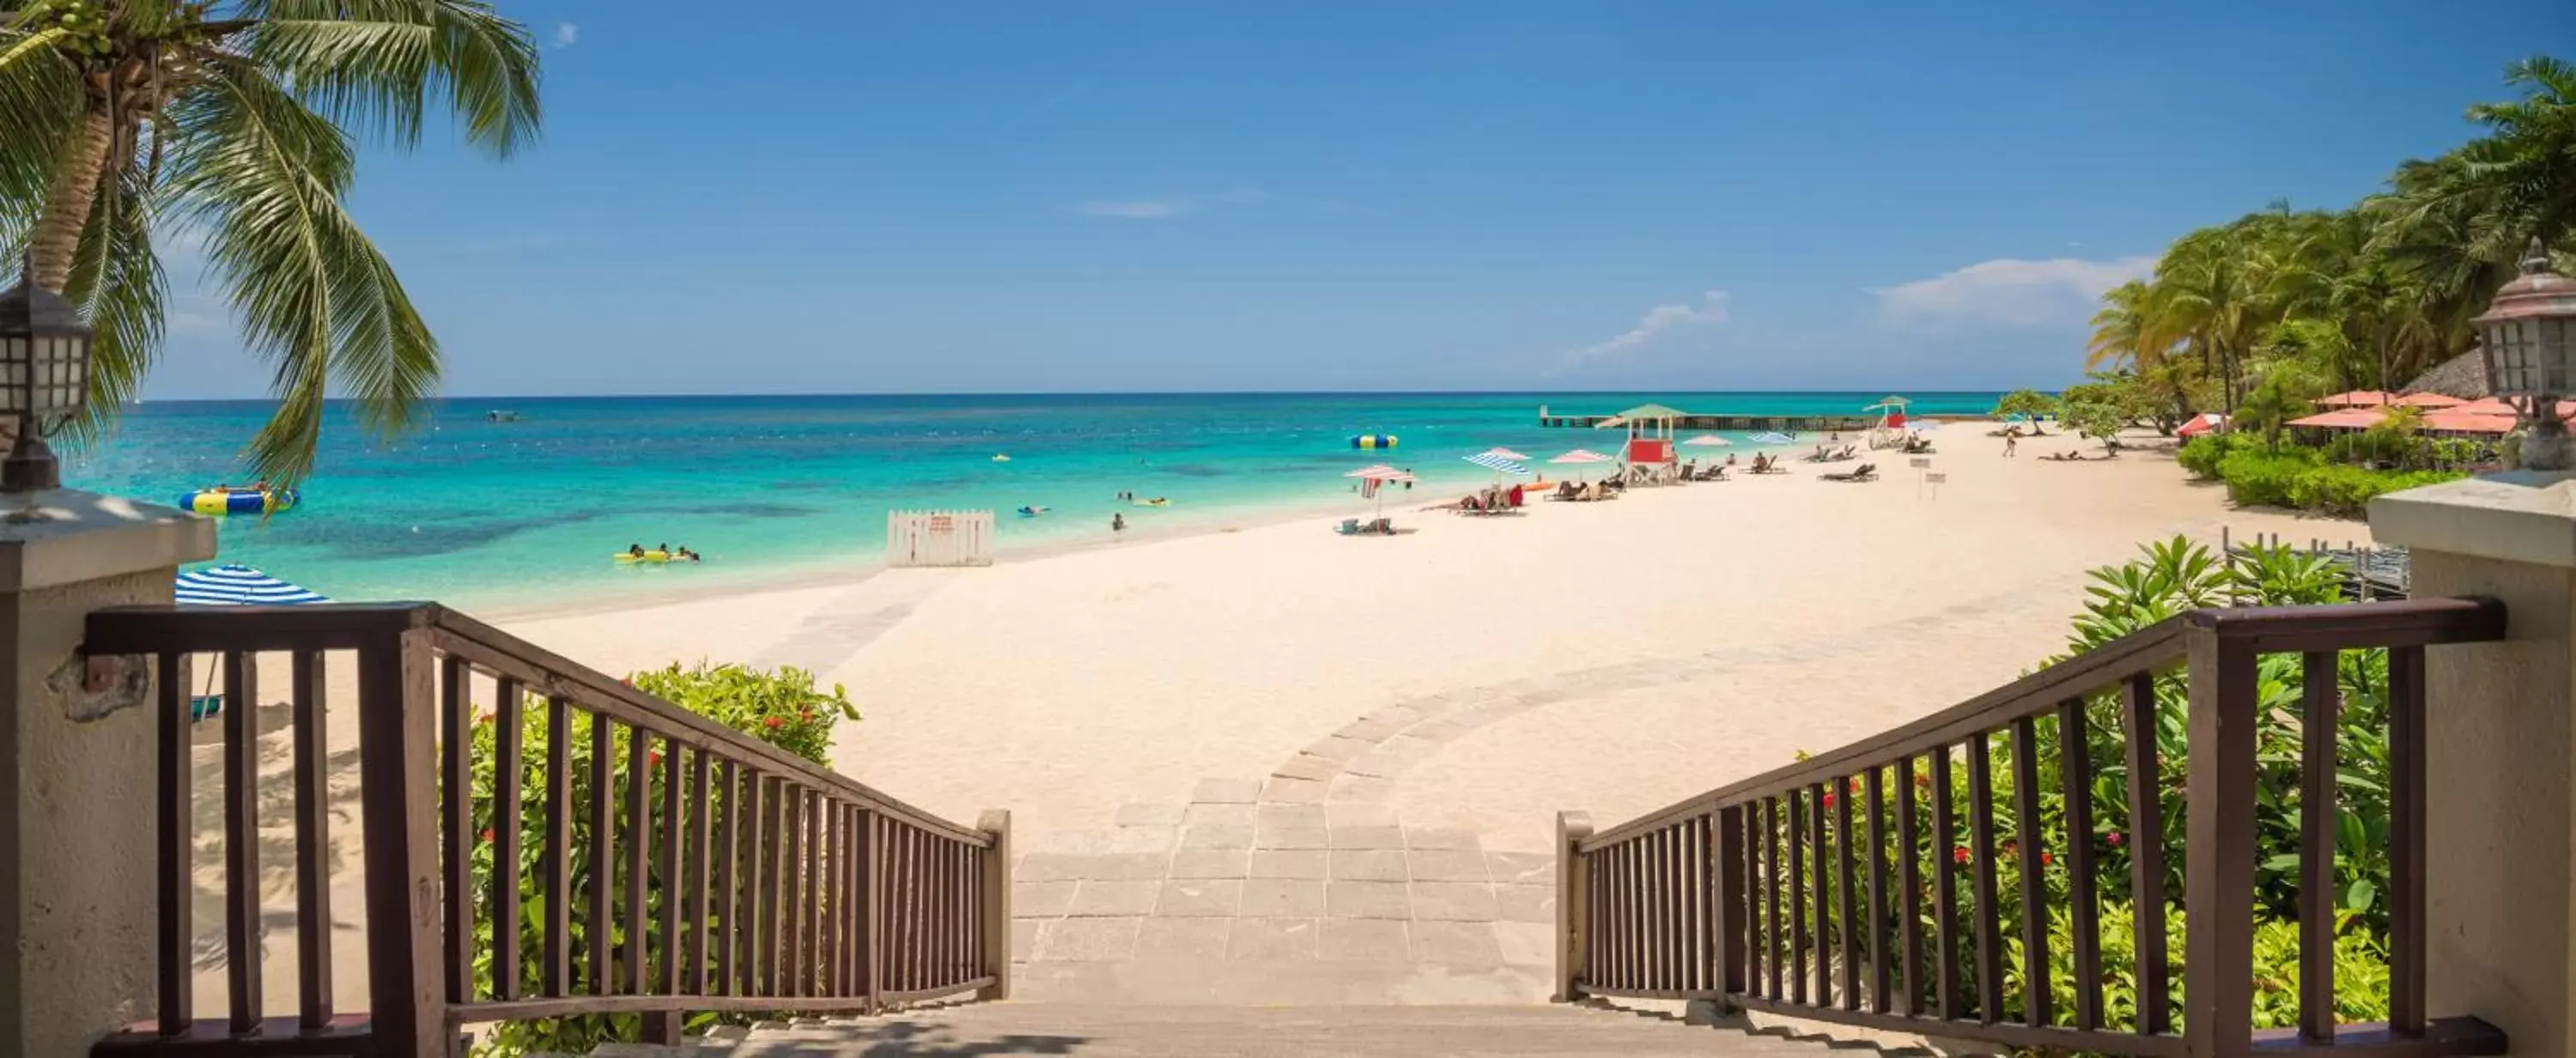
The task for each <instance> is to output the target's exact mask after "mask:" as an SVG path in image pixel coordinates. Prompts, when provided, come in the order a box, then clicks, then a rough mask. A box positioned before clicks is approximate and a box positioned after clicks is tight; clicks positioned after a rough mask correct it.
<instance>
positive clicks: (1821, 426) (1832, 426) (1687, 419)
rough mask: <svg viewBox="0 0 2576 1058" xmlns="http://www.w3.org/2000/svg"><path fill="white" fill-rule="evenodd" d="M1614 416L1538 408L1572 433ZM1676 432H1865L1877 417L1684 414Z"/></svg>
mask: <svg viewBox="0 0 2576 1058" xmlns="http://www.w3.org/2000/svg"><path fill="white" fill-rule="evenodd" d="M1617 418H1619V416H1617V415H1562V414H1558V413H1556V412H1552V411H1549V410H1548V407H1547V405H1544V404H1542V405H1539V409H1538V424H1539V425H1541V426H1549V427H1559V428H1563V429H1571V430H1589V429H1592V428H1593V427H1596V426H1599V425H1601V424H1602V423H1605V422H1608V421H1610V420H1612V419H1617ZM1672 423H1673V428H1674V429H1676V430H1735V431H1759V430H1778V431H1780V432H1782V433H1831V432H1839V431H1846V430H1850V431H1859V430H1867V429H1869V428H1871V427H1873V426H1876V425H1878V417H1877V416H1875V415H1868V414H1853V415H1739V414H1734V413H1730V412H1684V413H1682V414H1681V415H1680V416H1678V417H1676V418H1674V419H1673V420H1672Z"/></svg>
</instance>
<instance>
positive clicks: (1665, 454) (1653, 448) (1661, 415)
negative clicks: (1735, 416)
mask: <svg viewBox="0 0 2576 1058" xmlns="http://www.w3.org/2000/svg"><path fill="white" fill-rule="evenodd" d="M1685 414H1686V413H1684V412H1680V411H1676V410H1674V409H1672V408H1667V407H1665V406H1663V405H1661V404H1641V405H1638V406H1636V407H1634V408H1630V409H1628V410H1626V411H1623V412H1620V413H1619V414H1617V415H1613V416H1611V417H1609V418H1607V419H1603V420H1601V422H1600V423H1598V424H1596V426H1595V429H1604V430H1606V429H1612V428H1615V427H1620V426H1625V427H1627V428H1628V446H1627V448H1626V449H1625V450H1623V451H1622V452H1621V453H1620V454H1621V455H1623V456H1625V457H1626V458H1627V461H1628V465H1629V466H1630V467H1631V468H1636V469H1642V470H1644V471H1645V472H1646V473H1645V475H1644V480H1648V481H1666V480H1670V479H1671V478H1672V477H1673V473H1672V472H1673V470H1674V469H1675V468H1677V467H1678V466H1679V465H1680V459H1679V458H1678V457H1676V456H1675V455H1674V453H1673V426H1674V424H1676V423H1678V422H1679V421H1680V420H1681V419H1682V418H1683V417H1684V415H1685ZM1631 473H1634V470H1632V471H1631Z"/></svg>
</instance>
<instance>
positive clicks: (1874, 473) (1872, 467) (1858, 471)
mask: <svg viewBox="0 0 2576 1058" xmlns="http://www.w3.org/2000/svg"><path fill="white" fill-rule="evenodd" d="M1877 479H1878V464H1876V463H1863V464H1861V465H1859V466H1857V467H1853V468H1852V469H1850V470H1847V471H1844V472H1842V473H1840V474H1826V475H1824V480H1826V481H1875V480H1877Z"/></svg>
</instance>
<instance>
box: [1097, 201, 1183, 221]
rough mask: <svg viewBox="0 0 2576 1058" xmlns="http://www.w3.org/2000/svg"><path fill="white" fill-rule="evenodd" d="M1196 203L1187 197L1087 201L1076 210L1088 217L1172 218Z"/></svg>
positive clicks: (1127, 218)
mask: <svg viewBox="0 0 2576 1058" xmlns="http://www.w3.org/2000/svg"><path fill="white" fill-rule="evenodd" d="M1196 208H1197V206H1196V204H1194V203H1192V202H1190V201H1188V200H1186V199H1168V198H1167V199H1139V200H1136V201H1131V202H1085V203H1083V204H1081V205H1079V206H1075V207H1074V209H1075V211H1077V212H1079V213H1081V214H1082V215H1084V216H1086V217H1117V218H1119V219H1121V220H1170V219H1171V218H1173V217H1177V216H1180V215H1181V214H1183V213H1187V212H1189V211H1191V210H1193V209H1196Z"/></svg>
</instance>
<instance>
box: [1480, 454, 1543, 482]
mask: <svg viewBox="0 0 2576 1058" xmlns="http://www.w3.org/2000/svg"><path fill="white" fill-rule="evenodd" d="M1523 458H1527V457H1526V456H1524V457H1523ZM1466 459H1467V461H1468V462H1470V463H1474V464H1476V465H1477V466H1480V467H1483V468H1485V469H1487V470H1491V471H1493V472H1495V473H1497V474H1509V475H1511V476H1513V477H1516V478H1527V477H1536V476H1537V475H1536V474H1533V473H1531V472H1530V468H1528V467H1525V466H1522V465H1521V464H1520V463H1519V462H1517V461H1515V460H1510V459H1505V458H1503V457H1502V456H1499V455H1495V454H1494V453H1492V452H1478V453H1476V454H1475V455H1471V456H1468V457H1466Z"/></svg>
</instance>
